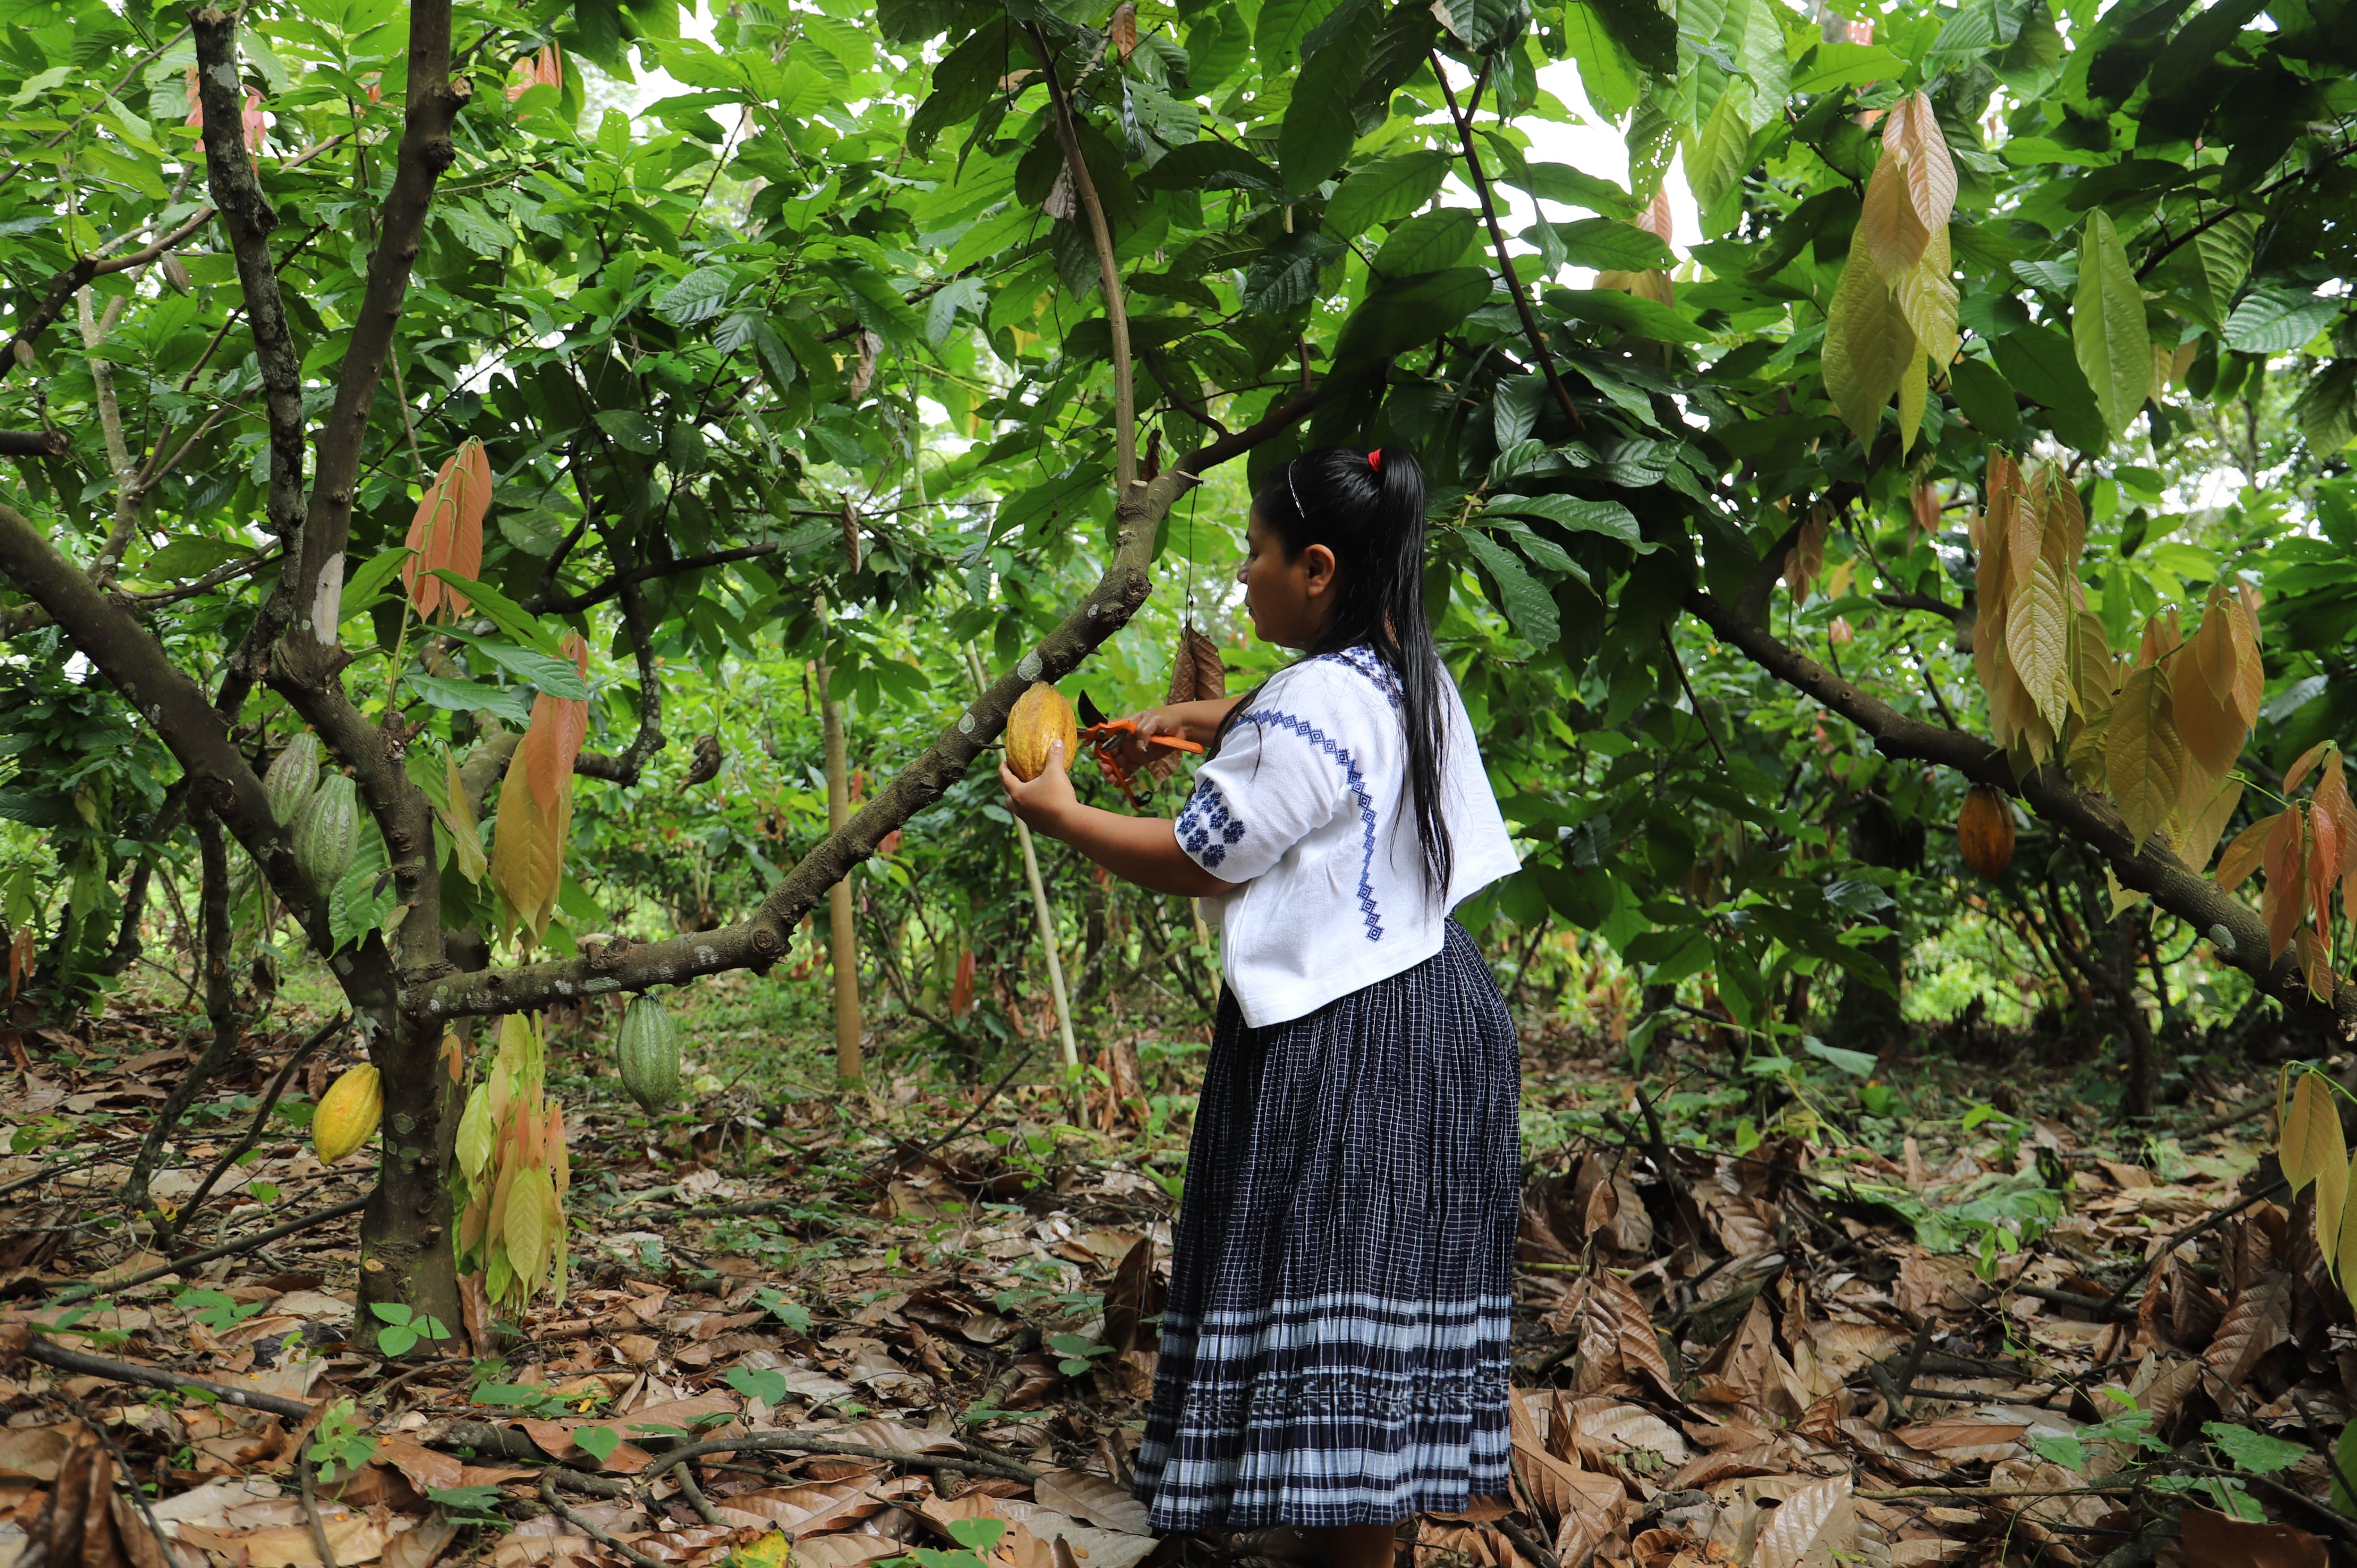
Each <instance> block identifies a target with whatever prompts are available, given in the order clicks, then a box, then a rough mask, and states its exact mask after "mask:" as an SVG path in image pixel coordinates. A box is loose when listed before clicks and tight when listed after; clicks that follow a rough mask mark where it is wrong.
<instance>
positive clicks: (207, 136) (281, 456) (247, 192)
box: [189, 5, 303, 554]
mask: <svg viewBox="0 0 2357 1568" xmlns="http://www.w3.org/2000/svg"><path fill="white" fill-rule="evenodd" d="M189 22H190V24H191V26H192V28H193V30H194V31H195V33H196V41H197V94H198V98H199V102H200V104H201V105H202V108H203V110H204V122H205V124H204V142H205V183H206V186H207V188H209V189H210V191H211V192H212V199H213V205H214V206H215V207H216V208H219V209H221V224H222V226H223V227H224V228H226V229H227V230H228V231H229V242H230V251H231V254H232V255H234V256H235V257H236V258H237V281H238V287H239V290H240V292H241V294H242V295H243V297H244V300H245V314H246V320H247V322H248V323H249V325H250V328H251V330H252V331H253V353H254V358H255V360H257V361H258V362H259V363H260V365H261V368H262V389H263V399H262V401H263V412H264V414H265V415H266V416H267V418H268V420H269V424H270V485H269V488H268V490H267V491H266V493H265V495H264V502H263V510H264V514H265V516H266V517H267V519H268V527H269V529H270V532H272V533H273V534H274V535H276V536H277V538H278V539H279V541H280V542H283V543H285V545H286V547H287V551H288V553H290V554H292V553H294V551H295V548H296V544H295V542H296V538H297V537H298V536H299V534H300V532H301V530H302V526H303V367H302V364H301V361H300V360H299V358H298V356H297V355H296V352H295V338H294V334H293V333H291V332H289V331H288V330H287V327H286V306H285V301H284V300H283V299H282V298H280V296H279V293H278V269H277V267H276V265H275V264H274V263H273V261H272V260H271V255H270V235H271V231H273V230H274V229H276V228H277V227H278V214H277V212H276V211H275V210H274V209H272V207H271V205H270V203H269V201H268V200H267V199H264V196H263V194H262V181H261V179H260V177H258V176H256V174H255V173H254V168H253V158H252V156H250V155H249V154H248V153H247V152H246V147H245V124H244V111H245V104H244V90H243V87H242V78H241V77H240V76H239V74H238V69H237V16H236V14H235V13H224V12H222V11H220V10H217V9H215V8H214V7H212V6H210V5H208V6H206V7H205V8H204V9H202V10H200V11H198V12H196V13H195V14H194V15H193V16H190V18H189Z"/></svg>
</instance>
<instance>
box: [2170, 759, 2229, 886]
mask: <svg viewBox="0 0 2357 1568" xmlns="http://www.w3.org/2000/svg"><path fill="white" fill-rule="evenodd" d="M2242 803H2243V781H2242V780H2241V779H2228V780H2226V782H2225V783H2223V784H2221V785H2220V786H2219V787H2218V789H2216V791H2215V792H2214V793H2212V795H2211V797H2210V799H2209V800H2205V801H2203V802H2202V803H2201V806H2200V807H2199V808H2198V809H2197V810H2196V811H2194V812H2193V813H2192V814H2191V815H2190V816H2189V817H2188V818H2187V819H2186V822H2185V827H2184V829H2183V831H2182V832H2179V834H2178V835H2177V837H2175V838H2174V839H2172V840H2170V841H2169V848H2171V849H2173V850H2175V851H2176V852H2177V858H2178V859H2179V860H2181V861H2183V862H2184V863H2185V864H2186V865H2190V866H2191V867H2192V868H2193V869H2194V870H2196V871H2200V870H2201V869H2202V868H2203V867H2205V866H2207V865H2209V864H2210V857H2211V856H2212V854H2216V853H2217V850H2218V841H2219V839H2221V838H2222V837H2223V836H2225V832H2226V824H2227V823H2228V822H2233V820H2234V809H2235V808H2236V807H2237V806H2240V805H2241V804H2242Z"/></svg>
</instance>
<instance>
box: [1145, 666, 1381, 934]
mask: <svg viewBox="0 0 2357 1568" xmlns="http://www.w3.org/2000/svg"><path fill="white" fill-rule="evenodd" d="M1243 722H1245V723H1249V724H1263V725H1275V726H1276V727H1277V728H1278V729H1285V730H1291V731H1292V732H1293V733H1294V734H1296V735H1297V736H1300V737H1301V738H1302V739H1303V740H1305V741H1308V743H1309V744H1310V745H1311V746H1316V747H1318V749H1319V750H1320V751H1323V752H1324V753H1325V754H1326V755H1327V756H1328V757H1332V758H1333V759H1334V763H1335V765H1336V766H1337V767H1339V768H1341V770H1342V781H1343V782H1344V783H1346V784H1348V785H1349V786H1350V787H1351V794H1353V795H1355V796H1357V797H1358V799H1359V822H1360V823H1361V826H1363V827H1364V828H1365V830H1366V838H1365V847H1364V851H1363V853H1362V854H1361V855H1360V857H1359V912H1360V913H1361V914H1362V915H1364V916H1365V917H1366V918H1367V940H1369V941H1371V942H1379V941H1382V940H1383V920H1382V918H1381V917H1380V914H1379V912H1378V910H1377V908H1376V907H1375V886H1374V881H1373V877H1372V872H1373V869H1374V864H1375V801H1374V797H1373V796H1372V795H1371V794H1369V793H1368V791H1367V780H1366V778H1365V776H1364V775H1362V774H1361V773H1360V771H1359V762H1358V758H1356V757H1352V756H1351V753H1350V751H1349V749H1348V748H1347V747H1345V746H1343V745H1342V743H1341V742H1340V741H1339V740H1336V739H1335V738H1334V737H1333V736H1329V735H1328V734H1327V733H1326V732H1325V731H1324V730H1322V729H1319V728H1318V726H1317V725H1313V724H1311V723H1310V722H1309V721H1308V719H1303V718H1297V717H1295V716H1294V715H1293V714H1288V713H1284V712H1281V711H1280V710H1278V709H1275V708H1259V709H1255V710H1254V711H1253V712H1252V713H1249V714H1245V715H1244V716H1243ZM1199 787H1200V786H1199ZM1179 842H1180V843H1185V842H1186V832H1185V819H1184V818H1183V817H1182V818H1181V819H1180V832H1179ZM1230 842H1233V841H1230ZM1211 864H1214V865H1216V864H1217V863H1216V862H1213V863H1211Z"/></svg>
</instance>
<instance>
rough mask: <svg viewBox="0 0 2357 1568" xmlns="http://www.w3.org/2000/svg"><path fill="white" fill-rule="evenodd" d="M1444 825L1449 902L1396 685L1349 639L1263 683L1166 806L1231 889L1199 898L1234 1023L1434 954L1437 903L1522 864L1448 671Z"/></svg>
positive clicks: (1258, 1023) (1383, 975)
mask: <svg viewBox="0 0 2357 1568" xmlns="http://www.w3.org/2000/svg"><path fill="white" fill-rule="evenodd" d="M1440 684H1441V691H1442V693H1443V695H1444V698H1445V700H1446V701H1447V703H1448V756H1447V757H1446V758H1445V759H1444V763H1443V766H1442V768H1441V789H1442V801H1443V806H1444V810H1443V811H1442V816H1443V819H1444V820H1445V821H1446V822H1448V832H1449V838H1450V843H1451V845H1452V848H1453V851H1454V854H1455V865H1454V869H1453V871H1452V873H1451V875H1450V877H1449V886H1448V896H1447V897H1432V896H1430V895H1429V894H1428V893H1427V891H1426V886H1425V880H1424V849H1423V844H1422V842H1421V840H1420V839H1419V838H1418V837H1417V834H1416V827H1415V803H1414V798H1413V796H1411V795H1410V794H1409V793H1408V792H1407V790H1406V789H1405V783H1406V777H1407V772H1406V769H1407V734H1406V730H1405V726H1404V725H1403V724H1402V717H1401V715H1402V710H1401V704H1400V687H1399V678H1398V677H1397V676H1396V675H1395V674H1394V673H1393V671H1392V670H1391V667H1390V666H1389V665H1387V664H1385V663H1384V662H1383V660H1382V658H1381V657H1380V656H1379V655H1378V654H1377V653H1376V652H1375V651H1374V650H1373V649H1372V648H1370V647H1367V646H1364V645H1361V646H1360V647H1357V648H1352V649H1348V650H1344V651H1342V652H1340V653H1329V654H1323V655H1320V656H1319V657H1318V658H1315V659H1306V660H1302V661H1301V662H1300V663H1298V664H1296V665H1294V666H1292V667H1291V668H1290V669H1287V670H1285V671H1281V672H1280V673H1278V674H1277V675H1275V677H1273V678H1272V679H1271V680H1270V681H1269V682H1268V683H1267V684H1266V685H1265V686H1264V687H1262V688H1261V690H1260V692H1259V693H1258V694H1257V695H1256V696H1254V698H1253V699H1252V702H1251V704H1250V706H1249V708H1248V709H1247V710H1246V711H1245V712H1243V713H1241V714H1237V715H1236V718H1235V722H1234V723H1233V724H1232V725H1229V726H1228V733H1227V736H1226V738H1225V739H1224V740H1223V741H1222V743H1221V746H1220V750H1219V755H1218V756H1216V757H1212V758H1211V760H1210V761H1209V762H1206V763H1205V764H1203V766H1202V767H1201V768H1200V769H1199V770H1198V771H1197V773H1196V775H1195V790H1194V793H1193V794H1192V795H1190V796H1189V798H1188V800H1187V804H1186V807H1185V809H1184V810H1182V811H1180V812H1179V821H1178V823H1177V830H1178V834H1179V848H1180V849H1181V850H1183V851H1184V852H1185V853H1186V854H1187V855H1188V856H1189V858H1190V859H1192V860H1193V861H1194V862H1195V863H1196V864H1197V865H1200V866H1201V867H1202V868H1203V869H1204V870H1206V871H1208V872H1210V873H1211V875H1214V876H1217V877H1219V878H1220V879H1221V880H1222V881H1225V882H1236V883H1242V884H1243V886H1240V887H1238V888H1237V889H1236V890H1235V891H1234V892H1233V893H1231V894H1228V895H1226V896H1225V897H1218V898H1206V899H1204V900H1203V912H1204V916H1205V918H1206V919H1207V920H1215V921H1216V923H1217V924H1218V925H1219V927H1220V937H1221V961H1222V968H1223V969H1224V971H1225V972H1226V976H1227V982H1228V986H1229V988H1230V989H1231V990H1232V991H1233V992H1234V993H1235V995H1236V1000H1237V1003H1238V1004H1240V1005H1241V1006H1242V1008H1243V1015H1244V1022H1245V1023H1246V1024H1248V1025H1250V1026H1252V1027H1254V1028H1265V1027H1266V1026H1269V1025H1271V1024H1281V1023H1285V1022H1287V1021H1289V1020H1291V1019H1295V1018H1298V1017H1301V1016H1302V1015H1305V1014H1308V1013H1312V1012H1315V1011H1316V1010H1317V1009H1318V1008H1320V1007H1322V1006H1324V1005H1325V1004H1327V1003H1329V1002H1331V1001H1334V1000H1335V999H1336V998H1338V997H1341V996H1347V995H1349V994H1350V993H1351V992H1353V991H1358V990H1361V989H1363V988H1364V987H1366V986H1369V985H1372V984H1373V983H1375V982H1376V981H1379V980H1387V979H1389V978H1391V977H1392V976H1393V975H1394V974H1399V973H1401V972H1405V971H1406V970H1409V969H1413V968H1414V967H1415V965H1417V964H1419V963H1422V962H1423V961H1425V960H1426V959H1428V958H1430V957H1432V956H1433V955H1434V954H1435V953H1437V952H1438V951H1439V950H1440V948H1441V941H1442V938H1443V936H1444V934H1445V933H1444V930H1443V923H1444V922H1445V921H1446V920H1447V918H1448V912H1449V911H1450V910H1451V909H1452V908H1455V907H1456V906H1457V905H1458V904H1460V903H1462V902H1463V901H1464V900H1465V899H1467V898H1469V897H1472V896H1473V895H1474V894H1476V893H1478V892H1480V890H1481V889H1482V888H1484V887H1486V886H1489V885H1490V884H1491V883H1492V882H1495V881H1497V880H1498V879H1499V878H1500V877H1502V876H1507V875H1512V873H1513V872H1515V871H1517V870H1519V869H1520V868H1521V865H1522V862H1521V859H1520V858H1519V857H1518V856H1517V855H1516V854H1514V849H1513V843H1512V840H1510V839H1509V838H1508V837H1507V835H1506V825H1505V822H1504V821H1503V820H1502V819H1501V817H1500V816H1499V814H1498V802H1497V800H1496V798H1495V797H1494V796H1492V795H1491V792H1490V780H1489V778H1488V776H1487V775H1486V774H1485V773H1484V772H1483V771H1482V768H1481V753H1480V747H1479V746H1478V745H1477V744H1476V743H1475V740H1474V736H1473V726H1472V725H1471V724H1470V723H1469V721H1468V720H1467V718H1466V714H1465V703H1464V701H1463V699H1462V698H1460V697H1459V696H1458V693H1457V687H1456V685H1455V683H1454V682H1450V681H1449V679H1448V675H1447V673H1446V671H1444V672H1443V673H1442V676H1441V682H1440Z"/></svg>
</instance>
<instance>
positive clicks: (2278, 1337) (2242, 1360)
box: [2201, 1274, 2291, 1389]
mask: <svg viewBox="0 0 2357 1568" xmlns="http://www.w3.org/2000/svg"><path fill="white" fill-rule="evenodd" d="M2290 1296H2291V1280H2290V1278H2289V1276H2287V1275H2284V1274H2275V1275H2272V1276H2271V1277H2269V1278H2267V1279H2266V1280H2263V1281H2261V1282H2260V1283H2257V1284H2255V1285H2253V1286H2251V1287H2249V1288H2247V1289H2245V1290H2244V1291H2242V1292H2241V1293H2239V1294H2237V1295H2236V1296H2235V1297H2234V1299H2233V1303H2232V1304H2230V1305H2228V1306H2227V1308H2226V1314H2225V1316H2224V1317H2222V1319H2220V1320H2219V1324H2218V1332H2217V1334H2216V1335H2215V1337H2212V1339H2211V1341H2210V1348H2208V1349H2207V1350H2205V1351H2203V1352H2202V1355H2201V1359H2202V1363H2203V1364H2204V1365H2205V1366H2207V1367H2209V1368H2210V1369H2211V1370H2212V1371H2213V1372H2216V1373H2217V1374H2218V1376H2219V1377H2220V1378H2221V1379H2222V1380H2224V1381H2225V1384H2226V1386H2227V1387H2228V1388H2230V1389H2232V1388H2240V1387H2241V1386H2242V1383H2243V1380H2244V1379H2245V1378H2247V1377H2249V1376H2250V1375H2251V1369H2252V1368H2253V1367H2255V1366H2256V1365H2257V1364H2258V1360H2259V1358H2260V1357H2262V1356H2264V1355H2266V1353H2267V1352H2268V1351H2270V1350H2272V1349H2274V1348H2276V1346H2278V1345H2280V1344H2282V1343H2284V1341H2286V1340H2287V1339H2289V1338H2290V1337H2291V1313H2290Z"/></svg>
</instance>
